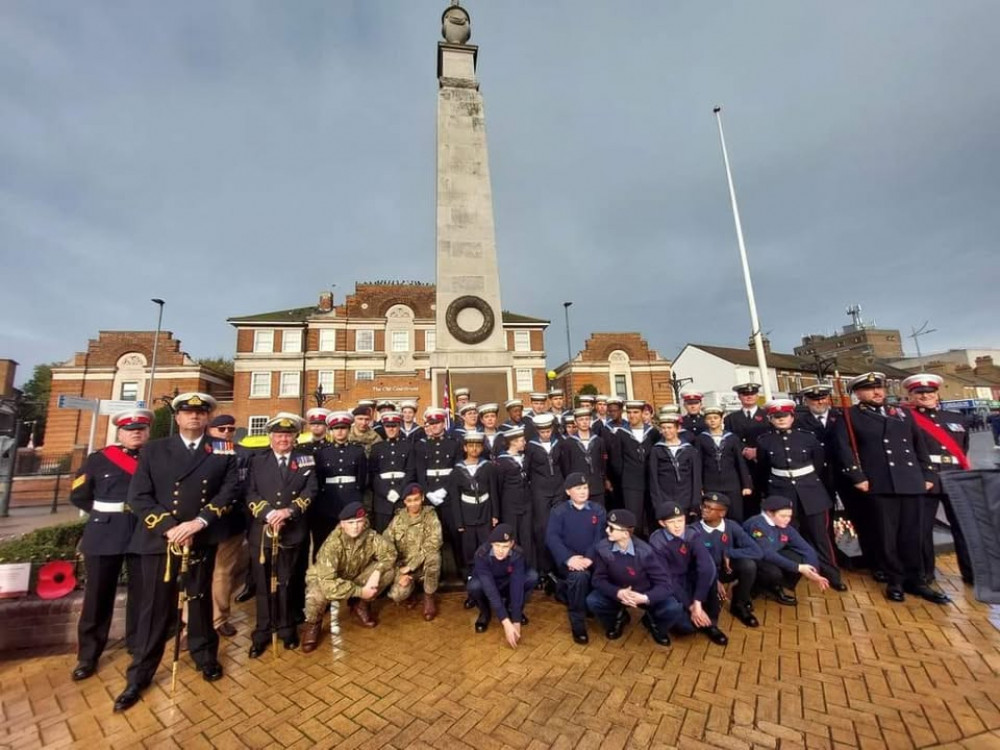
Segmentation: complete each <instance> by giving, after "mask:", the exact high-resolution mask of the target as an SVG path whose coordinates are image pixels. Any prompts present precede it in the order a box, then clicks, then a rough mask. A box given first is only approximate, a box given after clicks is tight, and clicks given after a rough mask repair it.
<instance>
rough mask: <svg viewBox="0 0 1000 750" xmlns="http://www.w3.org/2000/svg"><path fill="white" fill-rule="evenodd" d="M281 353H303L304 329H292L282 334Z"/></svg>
mask: <svg viewBox="0 0 1000 750" xmlns="http://www.w3.org/2000/svg"><path fill="white" fill-rule="evenodd" d="M281 351H283V352H301V351H302V329H300V328H291V329H289V330H286V331H282V332H281Z"/></svg>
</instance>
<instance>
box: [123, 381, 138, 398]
mask: <svg viewBox="0 0 1000 750" xmlns="http://www.w3.org/2000/svg"><path fill="white" fill-rule="evenodd" d="M118 398H119V399H121V400H122V401H137V400H138V399H139V383H137V382H136V381H134V380H131V381H128V382H127V383H122V389H121V391H120V392H119V394H118Z"/></svg>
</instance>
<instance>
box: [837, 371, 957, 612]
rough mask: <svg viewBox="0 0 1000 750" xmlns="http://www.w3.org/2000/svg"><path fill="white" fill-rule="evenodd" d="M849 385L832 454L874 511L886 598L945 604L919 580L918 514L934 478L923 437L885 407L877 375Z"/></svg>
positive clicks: (905, 415) (901, 412)
mask: <svg viewBox="0 0 1000 750" xmlns="http://www.w3.org/2000/svg"><path fill="white" fill-rule="evenodd" d="M848 387H849V388H850V390H851V391H853V392H854V395H855V396H857V398H858V403H857V404H856V405H855V406H852V407H851V408H850V409H849V410H848V411H847V413H846V414H845V419H843V420H841V421H840V422H839V423H838V424H837V428H836V439H837V456H838V459H839V463H840V465H841V467H842V470H843V472H844V474H845V475H846V476H847V477H848V478H849V479H850V481H851V482H852V483H853V484H854V487H855V488H856V489H857V490H858V492H859V493H861V494H862V495H863V496H864V497H866V498H868V500H869V502H870V503H871V504H872V505H873V506H874V507H875V514H876V518H877V519H878V525H877V528H878V531H879V537H878V538H879V542H880V546H881V555H880V558H881V562H882V566H883V568H884V570H885V574H886V576H887V578H888V583H889V585H888V587H887V589H886V597H887V598H888V599H889V600H890V601H894V602H901V601H904V599H905V595H904V593H903V592H904V590H905V591H906V592H908V593H911V594H914V595H915V596H919V597H921V598H923V599H926V600H927V601H929V602H932V603H934V604H947V603H948V602H949V601H950V600H949V599H948V597H947V596H945V595H944V594H942V593H941V592H940V591H935V590H934V589H932V588H931V587H930V586H928V585H927V584H926V583H925V582H924V571H923V566H924V561H923V556H922V542H921V540H922V536H921V515H922V508H923V505H924V503H925V502H926V501H925V500H924V495H926V494H927V492H928V491H929V490H931V489H933V487H934V479H935V471H934V464H932V463H931V460H930V454H929V453H928V452H927V443H926V442H925V440H924V434H923V432H922V431H921V430H920V427H919V426H918V425H917V422H916V420H915V419H914V417H913V415H912V414H911V413H910V412H909V411H908V410H906V409H901V408H898V407H895V406H891V405H890V406H886V403H885V375H883V374H882V373H880V372H867V373H865V374H863V375H859V376H857V377H856V378H853V379H852V380H851V381H850V383H849V384H848ZM849 428H850V430H851V432H850V433H849V432H848V429H849ZM852 434H853V440H852V437H851V436H852ZM855 446H856V450H857V453H855Z"/></svg>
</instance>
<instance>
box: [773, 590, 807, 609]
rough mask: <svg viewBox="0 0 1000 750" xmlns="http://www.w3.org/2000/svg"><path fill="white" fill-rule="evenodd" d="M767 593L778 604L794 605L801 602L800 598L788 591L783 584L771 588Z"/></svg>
mask: <svg viewBox="0 0 1000 750" xmlns="http://www.w3.org/2000/svg"><path fill="white" fill-rule="evenodd" d="M767 593H768V596H770V597H771V598H772V599H774V601H776V602H777V603H778V604H784V605H785V606H786V607H794V606H795V605H796V604H798V603H799V600H798V599H796V598H795V597H794V596H793V595H791V594H789V593H787V592H786V591H785V590H784V589H783V588H781V586H775V587H774V588H773V589H769V590H768V592H767Z"/></svg>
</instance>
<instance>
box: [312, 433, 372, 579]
mask: <svg viewBox="0 0 1000 750" xmlns="http://www.w3.org/2000/svg"><path fill="white" fill-rule="evenodd" d="M316 471H317V473H318V479H319V495H318V496H317V497H316V500H315V501H314V502H313V503H312V505H310V506H309V514H308V516H307V518H308V523H309V531H310V534H311V535H312V550H313V551H312V559H313V561H315V560H316V555H317V554H319V548H320V547H322V546H323V542H325V541H326V538H327V537H328V536H330V532H332V531H333V530H334V528H336V526H337V524H338V523H339V520H338V517H339V516H340V511H341V510H343V508H344V507H345V506H346V505H349V504H350V503H360V502H363V500H364V496H365V490H367V489H368V457H367V455H366V454H365V449H364V447H363V446H361V445H358V444H357V443H327V444H326V445H325V446H323V447H322V448H320V449H319V452H318V453H317V454H316Z"/></svg>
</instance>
